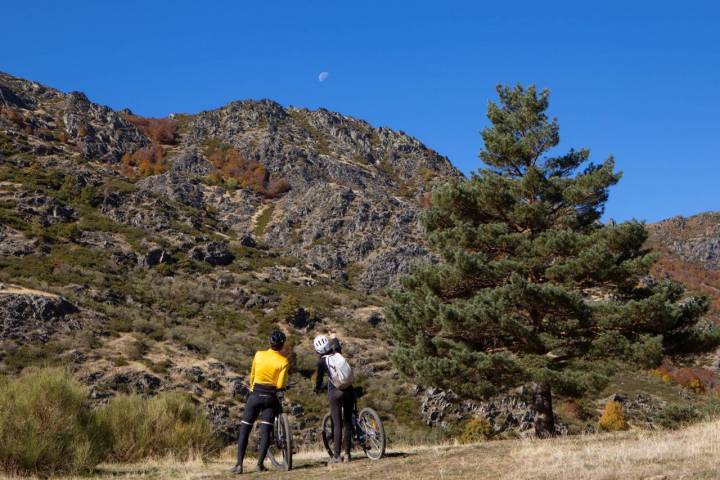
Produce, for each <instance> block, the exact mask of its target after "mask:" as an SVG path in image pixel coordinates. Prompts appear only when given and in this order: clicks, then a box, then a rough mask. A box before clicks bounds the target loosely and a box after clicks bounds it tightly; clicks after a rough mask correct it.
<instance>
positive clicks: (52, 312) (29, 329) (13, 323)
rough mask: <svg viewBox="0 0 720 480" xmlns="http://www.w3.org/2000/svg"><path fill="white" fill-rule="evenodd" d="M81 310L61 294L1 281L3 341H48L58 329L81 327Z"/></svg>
mask: <svg viewBox="0 0 720 480" xmlns="http://www.w3.org/2000/svg"><path fill="white" fill-rule="evenodd" d="M77 312H78V309H77V307H75V306H74V305H72V304H71V303H70V302H68V301H67V300H65V299H64V298H62V297H59V296H57V295H53V294H50V293H45V292H39V291H35V290H28V289H24V288H20V287H14V286H9V285H2V284H0V340H11V341H30V340H35V341H47V340H48V338H49V337H50V335H51V334H52V333H54V332H56V331H59V330H63V331H69V330H78V329H79V328H81V324H80V322H79V320H78V318H77V317H76V316H74V315H73V314H75V313H77Z"/></svg>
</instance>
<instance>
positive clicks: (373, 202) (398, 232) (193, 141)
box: [184, 100, 460, 290]
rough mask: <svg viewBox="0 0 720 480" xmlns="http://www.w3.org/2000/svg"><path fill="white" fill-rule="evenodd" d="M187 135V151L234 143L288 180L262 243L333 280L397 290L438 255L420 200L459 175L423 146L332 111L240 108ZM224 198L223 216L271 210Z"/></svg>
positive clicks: (261, 104) (231, 107)
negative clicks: (417, 266) (416, 267)
mask: <svg viewBox="0 0 720 480" xmlns="http://www.w3.org/2000/svg"><path fill="white" fill-rule="evenodd" d="M188 129H189V133H188V134H187V136H186V137H185V138H184V143H185V144H186V145H188V147H192V146H197V145H203V144H205V143H207V142H208V141H214V142H222V143H225V144H227V145H230V146H232V147H233V148H235V149H236V150H238V151H239V152H240V153H241V154H242V155H243V156H244V157H245V158H247V159H249V160H254V161H257V162H259V163H260V164H262V165H263V166H265V167H266V168H267V169H268V171H269V172H270V174H271V175H272V176H273V177H274V178H284V179H286V180H288V181H289V183H290V185H291V187H292V188H291V190H290V192H288V193H287V194H285V195H284V196H282V197H280V198H278V199H274V200H271V201H270V203H272V204H273V209H272V215H270V218H269V219H268V221H267V225H266V228H264V231H263V233H262V235H263V238H262V240H264V241H265V242H267V243H268V244H269V245H271V246H272V247H274V248H279V249H282V250H285V251H287V252H288V253H289V254H291V255H294V256H299V257H302V258H305V259H306V260H307V261H308V262H310V263H312V264H314V265H316V267H317V268H318V269H322V270H324V271H329V272H331V273H332V274H333V275H334V277H337V278H343V277H350V276H352V277H353V279H352V280H353V281H355V282H356V285H357V286H360V287H362V288H363V289H365V290H380V289H382V288H384V287H386V286H388V285H393V284H395V282H396V279H397V277H398V275H399V274H402V273H404V272H406V271H407V269H408V268H409V266H410V265H411V264H412V263H413V262H415V261H418V260H428V259H431V258H432V257H431V255H430V254H429V251H428V249H427V247H425V246H424V241H423V232H422V229H421V226H420V223H419V214H420V211H421V207H420V201H421V198H422V197H423V196H424V195H427V192H429V191H430V189H431V188H432V186H433V185H434V184H436V183H438V182H443V181H446V180H447V179H450V178H459V177H460V173H459V172H458V171H457V170H455V169H454V168H453V167H452V166H451V165H450V163H449V162H448V160H447V159H446V158H445V157H442V156H440V155H438V154H437V153H436V152H434V151H432V150H430V149H428V148H427V147H425V146H424V145H423V144H422V143H421V142H419V141H418V140H416V139H414V138H412V137H409V136H407V135H405V134H404V133H402V132H396V131H393V130H390V129H387V128H373V127H372V126H371V125H369V124H368V123H367V122H363V121H361V120H357V119H354V118H352V117H348V116H345V115H341V114H338V113H333V112H328V111H327V110H324V109H319V110H317V111H309V110H305V109H296V108H284V107H282V106H280V105H279V104H277V103H275V102H272V101H269V100H261V101H242V102H232V103H230V104H228V105H227V106H226V107H223V108H220V109H217V110H213V111H210V112H202V113H200V114H198V115H196V116H195V117H194V118H193V120H192V121H191V122H190V124H189V127H188ZM217 200H219V199H216V203H214V204H213V207H215V208H217V209H218V210H220V212H221V213H220V214H219V216H220V217H221V218H222V216H223V214H224V212H228V211H229V210H232V209H238V210H242V209H246V208H248V206H250V208H252V209H254V210H255V211H256V212H259V211H260V210H261V209H263V208H266V207H264V206H263V205H259V204H258V203H259V202H258V201H257V200H256V199H251V198H247V197H245V198H241V199H237V200H235V199H233V198H231V197H223V199H222V200H223V201H222V202H219V201H217ZM211 203H212V202H211ZM236 205H237V206H236ZM248 220H249V222H248ZM253 220H254V219H253V218H250V219H248V218H247V217H246V216H242V217H238V218H237V223H233V224H232V225H231V228H236V229H238V230H245V231H247V230H248V229H252V228H253V227H255V224H254V223H253ZM348 271H351V272H352V273H353V275H348Z"/></svg>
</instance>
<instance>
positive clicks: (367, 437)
mask: <svg viewBox="0 0 720 480" xmlns="http://www.w3.org/2000/svg"><path fill="white" fill-rule="evenodd" d="M357 426H358V428H359V429H360V430H361V431H362V438H361V440H362V441H361V442H360V444H361V445H362V448H363V450H364V451H365V455H367V457H368V458H369V459H370V460H380V459H381V458H382V457H383V455H385V447H386V445H387V438H386V437H385V427H384V426H383V423H382V420H381V419H380V415H378V413H377V412H376V411H375V410H373V409H372V408H369V407H366V408H363V409H362V410H360V413H359V414H358V420H357Z"/></svg>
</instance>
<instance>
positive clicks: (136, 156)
mask: <svg viewBox="0 0 720 480" xmlns="http://www.w3.org/2000/svg"><path fill="white" fill-rule="evenodd" d="M120 165H121V167H120V168H121V173H122V174H123V175H125V176H126V177H148V176H150V175H158V174H160V173H163V172H165V171H167V169H168V164H167V160H166V159H165V149H164V148H163V147H162V146H160V145H157V144H153V145H150V146H148V147H144V148H140V149H138V150H136V151H134V152H133V153H126V154H125V155H123V156H122V159H121V161H120Z"/></svg>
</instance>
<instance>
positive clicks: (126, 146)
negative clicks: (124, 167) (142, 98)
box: [63, 92, 149, 160]
mask: <svg viewBox="0 0 720 480" xmlns="http://www.w3.org/2000/svg"><path fill="white" fill-rule="evenodd" d="M63 120H64V122H65V129H66V131H67V133H68V134H69V135H70V136H71V138H74V139H76V140H77V142H78V145H79V147H80V151H81V152H82V154H83V156H84V157H85V158H92V159H97V158H101V159H108V160H119V159H120V157H121V156H122V154H123V153H125V152H132V151H135V150H137V149H139V148H142V147H144V146H147V145H148V144H149V142H148V140H147V139H146V138H145V137H144V136H143V135H142V134H141V133H140V132H139V131H138V130H137V128H135V126H134V125H133V124H131V123H130V122H128V121H126V120H124V119H123V118H122V117H121V116H120V115H119V114H118V113H116V112H114V111H113V110H111V109H110V108H108V107H105V106H102V105H97V104H95V103H92V102H90V101H89V100H88V98H87V97H86V96H85V94H84V93H81V92H72V93H70V94H68V95H67V97H66V98H65V114H64V116H63Z"/></svg>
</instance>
